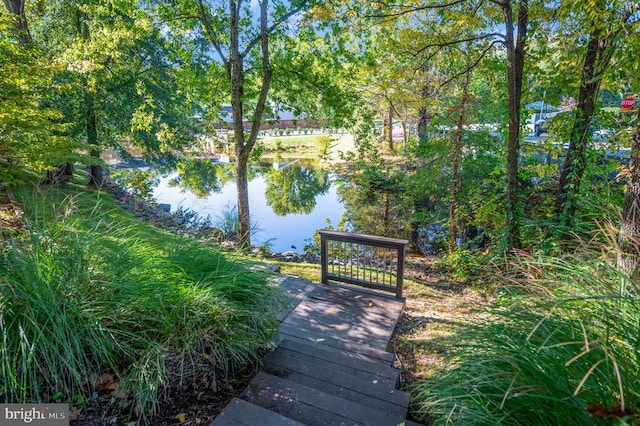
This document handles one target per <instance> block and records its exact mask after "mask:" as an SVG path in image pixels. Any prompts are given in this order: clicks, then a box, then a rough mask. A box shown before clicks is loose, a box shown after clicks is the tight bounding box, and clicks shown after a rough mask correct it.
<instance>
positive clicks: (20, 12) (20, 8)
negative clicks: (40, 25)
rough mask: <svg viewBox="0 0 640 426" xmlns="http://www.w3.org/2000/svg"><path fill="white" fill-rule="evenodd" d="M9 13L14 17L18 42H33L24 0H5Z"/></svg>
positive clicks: (23, 44) (23, 43)
mask: <svg viewBox="0 0 640 426" xmlns="http://www.w3.org/2000/svg"><path fill="white" fill-rule="evenodd" d="M3 2H4V5H5V6H6V8H7V10H8V11H9V13H11V15H12V17H13V19H14V26H15V29H16V33H17V34H18V42H19V43H20V46H26V45H27V44H29V43H31V41H32V40H31V34H30V33H29V26H28V25H27V18H26V16H25V14H24V4H25V1H24V0H3Z"/></svg>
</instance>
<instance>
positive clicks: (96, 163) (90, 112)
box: [85, 94, 104, 188]
mask: <svg viewBox="0 0 640 426" xmlns="http://www.w3.org/2000/svg"><path fill="white" fill-rule="evenodd" d="M86 108H87V110H86V113H85V120H86V121H85V126H86V132H87V145H89V153H90V154H91V157H92V158H93V163H92V164H91V166H90V168H91V171H90V173H89V186H94V187H98V188H99V187H101V186H102V185H103V184H104V176H103V174H102V166H101V165H100V161H101V160H100V143H99V141H98V124H97V120H96V110H95V107H94V104H93V98H92V96H91V95H90V94H87V105H86Z"/></svg>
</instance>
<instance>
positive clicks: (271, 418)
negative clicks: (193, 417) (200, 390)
mask: <svg viewBox="0 0 640 426" xmlns="http://www.w3.org/2000/svg"><path fill="white" fill-rule="evenodd" d="M237 425H244V426H256V425H262V426H304V424H303V423H300V422H297V421H295V420H293V419H290V418H287V417H285V416H282V415H280V414H278V413H275V412H273V411H269V410H267V409H266V408H263V407H260V406H259V405H255V404H252V403H250V402H247V401H243V400H241V399H239V398H233V399H232V400H231V402H229V404H227V406H226V407H224V410H222V412H221V413H220V414H218V415H217V416H216V418H215V419H213V423H211V426H237Z"/></svg>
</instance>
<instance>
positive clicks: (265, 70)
mask: <svg viewBox="0 0 640 426" xmlns="http://www.w3.org/2000/svg"><path fill="white" fill-rule="evenodd" d="M267 14H268V1H267V0H263V1H261V2H260V40H259V41H260V49H261V59H262V86H261V87H260V94H259V95H258V100H257V103H256V108H255V111H254V114H253V119H252V120H251V129H250V131H249V134H248V136H246V137H245V131H244V123H243V120H244V118H243V117H244V57H243V56H242V55H241V54H240V40H239V20H240V16H239V8H238V4H237V2H236V1H234V0H229V15H230V23H229V27H230V32H231V34H230V45H229V64H228V67H227V72H228V75H229V79H230V82H231V109H232V116H233V134H234V138H235V153H236V179H237V181H236V184H237V189H238V244H239V246H240V247H241V248H244V247H248V246H249V245H251V224H250V216H249V189H248V179H247V164H248V162H249V155H250V154H251V151H252V150H253V147H254V146H255V144H256V141H257V139H258V133H259V132H260V125H261V123H262V115H263V113H264V108H265V105H266V102H267V95H268V94H269V88H270V87H271V77H272V74H273V71H272V69H271V64H270V61H269V27H268V22H267Z"/></svg>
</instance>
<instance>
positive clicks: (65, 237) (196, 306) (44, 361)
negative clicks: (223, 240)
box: [0, 194, 283, 414]
mask: <svg viewBox="0 0 640 426" xmlns="http://www.w3.org/2000/svg"><path fill="white" fill-rule="evenodd" d="M61 196H62V195H60V194H58V196H57V197H58V198H56V196H49V197H47V198H45V199H44V200H38V201H37V202H36V201H34V200H31V201H30V202H29V205H28V206H27V208H26V210H27V214H26V215H27V217H29V220H28V226H27V228H28V230H27V231H26V232H25V233H24V235H23V237H22V238H16V239H14V240H12V241H11V244H10V248H9V249H8V250H5V251H4V252H2V253H0V339H2V344H1V346H0V399H4V400H5V401H7V402H31V401H47V402H48V401H53V400H63V401H72V402H73V401H75V402H79V403H81V402H82V401H85V400H87V399H88V398H91V396H92V395H94V392H95V391H96V390H97V389H98V390H100V387H99V386H98V381H99V378H100V377H104V375H105V374H107V375H108V377H113V378H114V381H115V383H114V384H111V387H110V388H109V389H110V390H112V391H113V396H114V401H120V402H123V401H124V400H127V401H129V403H123V404H121V405H122V406H123V407H124V406H128V407H130V408H131V409H134V410H135V412H136V413H140V414H149V413H154V412H157V409H158V404H159V403H160V402H162V400H163V398H164V397H166V396H167V395H168V393H169V392H170V391H171V390H180V389H184V388H186V387H191V388H198V387H204V388H205V389H207V390H209V391H212V392H215V390H216V381H217V380H218V379H220V377H219V376H220V375H225V374H228V373H231V372H233V371H234V369H236V368H241V367H243V366H245V365H246V364H247V363H251V362H254V361H256V360H257V359H258V357H259V354H260V351H261V350H262V349H263V348H264V347H265V346H266V344H267V343H268V342H269V341H270V339H272V337H273V334H274V333H275V331H276V330H277V320H276V319H275V316H274V315H273V312H275V311H277V310H278V309H279V307H280V305H281V303H283V299H282V295H281V293H280V289H279V288H278V287H277V286H274V285H271V284H269V280H268V277H267V275H265V274H264V273H260V272H255V271H253V270H252V269H250V265H249V264H246V263H243V261H241V260H239V259H234V258H231V257H229V256H228V255H223V254H221V253H220V252H218V251H217V250H215V249H213V248H212V247H209V246H206V245H204V244H201V243H199V242H197V241H193V240H188V239H185V238H181V237H178V236H175V235H172V234H168V233H164V232H161V231H159V230H157V229H155V228H152V227H150V226H148V225H146V224H143V223H139V222H137V221H135V220H134V219H133V218H132V217H131V216H130V215H128V214H127V213H125V212H123V211H122V210H120V209H119V208H117V207H116V206H115V205H114V204H113V203H112V201H111V200H110V199H108V198H103V199H102V200H100V201H98V202H97V204H96V198H95V197H96V196H95V194H94V195H87V194H82V195H78V196H76V197H74V198H72V199H66V200H65V201H61V200H60V198H59V197H61ZM92 203H93V204H92ZM63 205H64V206H66V207H64V208H61V207H60V206H63ZM54 206H57V207H55V208H54ZM43 218H46V219H43ZM205 379H206V380H205ZM102 389H104V388H102ZM131 402H132V403H131Z"/></svg>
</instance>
